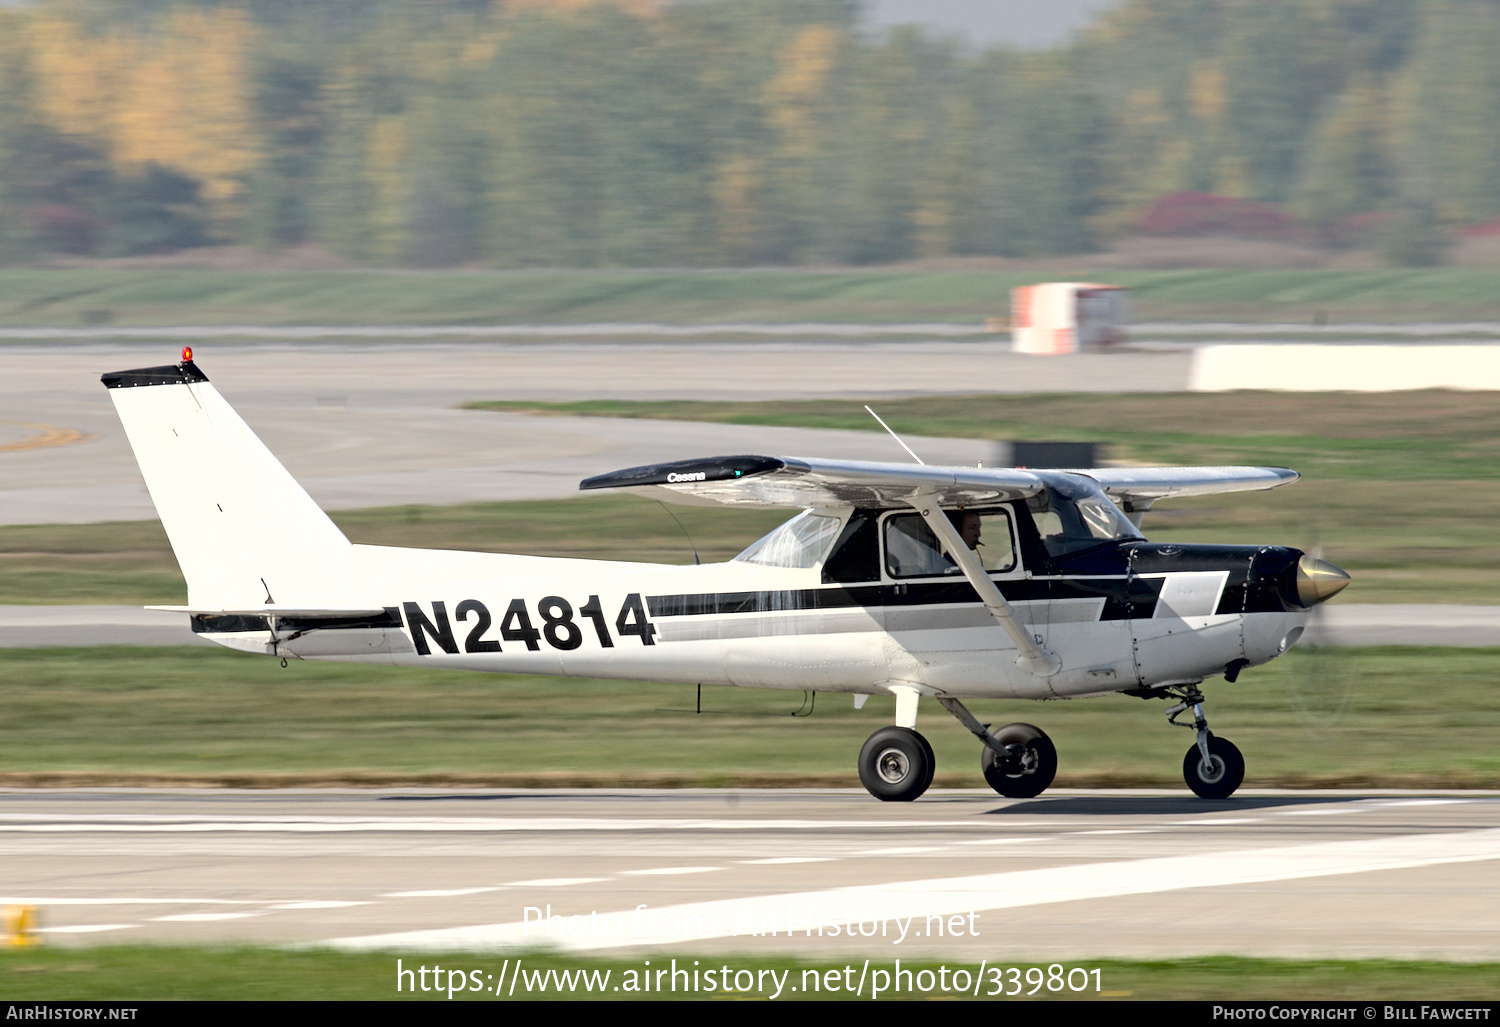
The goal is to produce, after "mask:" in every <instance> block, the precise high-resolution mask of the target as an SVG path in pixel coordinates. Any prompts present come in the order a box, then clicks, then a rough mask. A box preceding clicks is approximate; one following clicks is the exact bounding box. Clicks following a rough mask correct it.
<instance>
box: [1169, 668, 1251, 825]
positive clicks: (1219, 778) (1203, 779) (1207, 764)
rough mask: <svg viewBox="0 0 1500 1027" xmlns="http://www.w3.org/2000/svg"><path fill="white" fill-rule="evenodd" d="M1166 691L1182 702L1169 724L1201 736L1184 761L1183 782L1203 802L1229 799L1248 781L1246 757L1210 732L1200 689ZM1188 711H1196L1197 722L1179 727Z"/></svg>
mask: <svg viewBox="0 0 1500 1027" xmlns="http://www.w3.org/2000/svg"><path fill="white" fill-rule="evenodd" d="M1166 691H1167V694H1168V695H1171V696H1172V697H1173V698H1175V699H1177V700H1178V703H1177V705H1176V706H1173V707H1172V708H1171V709H1169V710H1167V723H1168V724H1172V725H1174V726H1176V727H1187V728H1192V729H1193V730H1195V731H1197V732H1198V740H1197V741H1196V742H1195V743H1194V744H1193V747H1192V748H1191V749H1189V750H1188V751H1187V755H1185V756H1184V757H1183V758H1182V777H1183V780H1185V781H1186V782H1187V786H1188V787H1189V788H1191V789H1192V790H1193V794H1194V795H1197V796H1199V797H1201V798H1204V799H1227V798H1229V797H1230V796H1231V795H1233V794H1234V793H1235V790H1236V789H1237V788H1239V786H1240V784H1241V783H1243V782H1244V780H1245V757H1244V756H1242V755H1241V754H1240V750H1239V749H1238V748H1237V747H1236V746H1235V744H1234V743H1233V742H1231V741H1229V740H1228V739H1225V738H1219V737H1216V736H1215V735H1214V733H1213V732H1212V731H1210V730H1209V729H1208V718H1207V717H1205V716H1204V715H1203V693H1202V692H1200V691H1198V689H1197V687H1196V686H1191V685H1190V686H1188V687H1187V688H1186V689H1179V690H1170V689H1169V690H1166ZM1188 710H1192V711H1193V722H1192V723H1191V724H1178V723H1177V718H1178V717H1179V716H1181V715H1182V714H1184V713H1186V712H1187V711H1188Z"/></svg>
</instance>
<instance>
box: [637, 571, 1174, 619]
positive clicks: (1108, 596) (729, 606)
mask: <svg viewBox="0 0 1500 1027" xmlns="http://www.w3.org/2000/svg"><path fill="white" fill-rule="evenodd" d="M1162 580H1163V579H1161V578H1139V577H1137V578H1126V577H1103V578H1027V579H1018V580H1014V581H997V582H995V585H996V587H997V588H999V589H1000V594H1001V595H1003V596H1004V597H1005V598H1006V600H1007V601H1008V602H1012V603H1017V602H1022V603H1024V602H1045V601H1048V600H1063V599H1101V598H1102V599H1103V600H1104V609H1103V612H1102V613H1101V614H1100V620H1129V619H1131V618H1135V619H1144V618H1149V617H1150V616H1151V615H1152V613H1153V612H1154V611H1155V609H1156V601H1157V598H1158V597H1159V596H1160V595H1161V588H1162ZM979 601H980V599H979V593H978V592H976V591H974V586H973V585H970V584H969V583H968V582H967V581H964V580H958V581H924V582H903V583H900V584H891V585H884V584H882V585H844V586H831V587H827V588H801V589H768V590H764V591H757V592H705V593H699V594H695V595H669V596H647V597H646V609H647V610H649V611H650V613H651V616H652V617H697V616H704V615H708V614H720V615H722V614H739V613H775V612H780V611H797V610H839V609H849V608H865V609H875V608H880V607H903V606H950V605H962V604H967V603H978V602H979Z"/></svg>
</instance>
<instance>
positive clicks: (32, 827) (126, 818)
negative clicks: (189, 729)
mask: <svg viewBox="0 0 1500 1027" xmlns="http://www.w3.org/2000/svg"><path fill="white" fill-rule="evenodd" d="M893 826H899V827H900V828H901V829H902V830H903V831H920V830H922V829H924V828H938V829H948V828H954V827H969V828H972V827H973V826H974V823H973V822H972V821H968V820H933V821H905V822H902V823H900V824H899V825H893V824H892V823H891V822H890V821H886V820H754V819H745V820H722V819H709V820H690V819H682V820H620V819H608V818H604V817H519V818H515V819H506V818H502V817H336V816H328V817H245V816H198V817H188V816H152V815H149V814H133V813H115V814H99V815H90V816H87V817H84V818H79V817H77V816H74V815H72V814H66V813H36V814H30V813H28V814H21V813H0V834H4V833H10V832H15V833H43V834H54V833H57V834H89V833H101V834H104V833H109V834H113V833H121V832H124V833H140V834H177V833H203V832H212V831H231V832H252V833H265V834H343V833H351V832H359V831H375V832H393V833H408V832H434V833H437V832H464V833H467V832H509V831H603V832H610V833H613V832H619V831H827V830H858V829H863V828H875V829H879V830H885V831H889V830H891V828H892V827H893Z"/></svg>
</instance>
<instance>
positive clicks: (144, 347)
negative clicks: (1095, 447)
mask: <svg viewBox="0 0 1500 1027" xmlns="http://www.w3.org/2000/svg"><path fill="white" fill-rule="evenodd" d="M179 348H180V341H173V342H170V343H162V344H157V345H149V344H142V343H130V344H123V343H122V344H102V343H99V344H89V345H56V346H50V347H49V346H35V345H33V346H22V345H16V346H7V347H4V348H3V349H0V367H3V369H4V371H5V373H4V374H3V375H0V411H3V414H0V524H57V523H73V524H79V523H90V522H94V521H108V520H141V519H146V518H152V517H154V516H155V511H154V509H153V507H152V506H151V500H150V497H149V496H148V495H147V493H146V491H145V487H144V485H143V484H142V483H141V479H140V474H139V472H138V471H137V470H136V465H135V460H134V457H133V456H132V455H131V453H130V448H129V445H128V444H127V442H126V440H125V435H124V432H123V430H122V429H121V428H120V423H119V419H118V418H117V417H116V416H115V412H114V408H113V406H112V405H111V403H110V402H109V398H108V396H107V395H106V390H105V389H104V387H103V386H102V385H100V384H99V376H100V374H102V373H104V372H107V371H116V370H121V369H124V368H131V367H143V366H152V365H157V364H166V363H173V362H175V361H176V360H177V359H178V351H179ZM195 359H196V360H197V362H198V364H199V366H200V367H201V368H202V369H203V370H204V372H205V373H207V375H208V376H209V378H210V379H211V380H212V381H213V382H214V384H215V386H216V387H217V388H218V389H219V391H220V392H222V393H223V395H224V396H225V397H226V398H227V399H228V400H229V402H230V403H231V404H232V405H233V406H234V407H235V408H236V409H237V410H238V411H239V413H240V415H241V416H243V417H244V418H245V420H246V421H247V422H249V424H250V426H251V427H252V428H254V429H255V430H256V431H257V432H258V433H259V434H260V436H261V438H262V439H263V440H264V441H265V442H266V444H267V445H268V446H269V447H270V449H271V451H272V452H273V453H275V454H276V455H277V457H278V458H280V459H281V461H282V462H283V463H284V464H285V465H286V466H287V468H288V469H289V470H290V471H291V472H292V474H293V475H294V476H295V477H296V478H297V479H298V480H299V481H300V482H302V484H303V485H304V486H305V487H306V488H307V490H308V492H309V493H310V494H311V495H312V497H313V498H314V499H315V500H317V501H318V502H319V503H320V504H321V505H323V506H324V507H325V508H327V509H349V508H355V507H366V506H394V505H402V504H407V503H437V504H446V503H459V502H470V501H482V500H504V499H541V498H554V497H561V496H571V495H576V494H577V491H578V482H579V481H581V480H582V479H584V478H586V477H588V476H590V475H594V474H600V473H603V472H605V471H611V470H616V469H619V468H623V467H634V466H639V465H641V464H647V463H656V462H660V461H664V460H674V459H685V458H689V457H697V456H707V455H712V454H716V453H754V452H764V453H769V454H773V455H818V456H825V457H840V458H844V459H853V460H902V461H904V460H906V459H907V457H906V455H905V454H904V453H902V452H901V450H900V449H899V447H897V446H896V444H895V443H894V442H893V441H892V440H891V439H890V438H889V437H887V436H886V435H884V434H883V433H881V432H879V431H878V429H877V430H876V431H871V432H853V431H816V430H803V429H792V428H755V427H745V426H737V425H703V424H691V423H688V422H680V421H679V422H672V421H645V420H631V421H617V420H612V419H606V418H586V417H547V418H537V417H523V416H520V415H514V414H497V413H489V412H483V411H469V410H459V409H456V407H457V405H458V404H460V403H462V402H464V401H466V400H476V399H548V400H576V399H646V400H650V399H664V398H673V399H704V400H734V399H786V398H818V397H844V398H851V397H858V398H862V399H871V398H875V397H880V396H897V395H915V394H934V393H939V394H943V393H946V394H959V393H976V392H1029V391H1038V390H1040V391H1075V392H1076V391H1118V390H1121V389H1124V390H1140V391H1160V390H1167V391H1173V390H1180V389H1183V388H1186V383H1187V377H1188V370H1189V363H1190V359H1191V358H1190V354H1188V353H1186V352H1160V353H1113V354H1085V355H1079V356H1076V357H1066V358H1049V359H1045V360H1043V359H1039V358H1029V357H1025V356H1019V355H1017V354H1013V353H1010V352H1009V351H1008V348H1007V347H1005V346H1004V345H1002V344H998V343H994V342H962V341H952V340H941V339H939V340H929V341H926V342H886V341H872V340H866V341H858V342H852V341H840V340H828V339H816V338H814V339H805V340H799V341H797V342H795V343H791V342H781V341H778V342H770V341H767V342H758V343H713V342H702V341H682V340H668V341H661V342H655V343H618V344H597V345H596V344H585V343H576V342H566V341H558V342H552V343H547V344H541V345H537V344H520V343H510V344H507V343H484V342H475V343H467V344H455V343H446V344H436V343H424V342H412V343H405V344H399V345H371V344H354V343H350V344H328V343H316V342H308V343H304V344H300V345H288V344H285V343H264V344H223V345H206V346H199V347H198V349H197V352H196V355H195ZM871 426H872V427H874V422H873V421H872V422H871ZM898 430H899V427H898ZM908 441H909V442H910V443H911V445H912V446H913V448H914V449H916V451H917V452H918V453H919V454H921V455H922V457H923V459H925V460H927V461H928V462H930V463H957V464H975V463H979V462H981V461H987V460H991V459H992V458H993V456H994V447H993V444H992V443H987V442H976V441H969V440H964V439H926V438H921V437H914V438H911V439H908Z"/></svg>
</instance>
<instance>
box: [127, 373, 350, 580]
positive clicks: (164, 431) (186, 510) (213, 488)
mask: <svg viewBox="0 0 1500 1027" xmlns="http://www.w3.org/2000/svg"><path fill="white" fill-rule="evenodd" d="M101 380H102V381H103V382H104V385H105V387H106V388H107V389H109V395H110V398H111V399H113V400H114V404H115V410H116V411H117V412H118V413H119V415H120V420H121V422H123V423H124V425H125V434H126V436H127V437H128V438H129V439H130V447H131V449H133V450H134V451H135V458H136V462H137V463H138V464H140V468H141V474H142V476H143V477H144V478H145V479H146V488H147V489H149V490H150V492H151V500H152V502H153V503H155V504H156V512H157V515H158V516H160V517H161V523H162V526H163V527H164V528H166V531H167V538H168V539H170V540H171V543H172V551H173V552H174V553H175V554H176V555H177V562H178V564H179V565H180V566H181V567H182V574H183V577H185V578H186V579H187V587H188V605H189V606H194V607H198V608H200V609H212V608H222V609H244V608H248V607H254V606H260V605H264V604H266V603H279V604H288V603H310V602H316V601H328V600H330V599H333V598H334V596H335V595H336V594H337V593H338V592H339V591H340V584H341V583H342V582H343V581H344V580H345V576H346V573H347V568H348V562H349V553H350V545H349V540H348V539H347V538H345V537H344V534H343V532H341V531H339V529H338V527H337V526H336V525H335V524H334V523H333V522H332V521H331V520H329V519H328V515H327V514H325V513H324V512H323V511H322V510H321V509H319V508H318V505H317V504H316V503H314V502H313V500H312V497H311V496H309V495H308V494H307V492H306V491H304V490H303V488H302V486H301V485H299V484H297V482H296V480H295V479H294V478H293V477H292V476H291V475H290V474H289V473H287V470H286V468H285V467H282V466H281V463H280V462H279V461H278V460H277V459H276V458H275V457H274V456H272V455H271V451H270V450H268V449H267V448H266V447H265V444H264V443H262V442H261V441H260V439H259V438H258V437H257V436H256V434H255V433H254V432H253V431H251V430H250V426H249V425H247V424H246V423H245V422H244V421H243V420H241V419H240V416H239V415H238V414H236V413H235V412H234V410H233V408H231V407H230V406H229V404H228V403H226V402H225V401H224V399H223V397H222V396H220V395H219V393H218V390H217V389H215V388H214V387H213V386H212V385H211V384H209V381H208V378H207V376H206V375H204V373H203V372H202V371H200V370H199V369H198V366H197V365H196V364H194V363H193V362H192V361H191V360H190V359H189V360H185V361H184V362H183V363H181V364H169V365H167V366H164V367H147V368H140V369H137V370H133V371H117V372H114V373H112V374H106V375H104V377H103V378H102V379H101Z"/></svg>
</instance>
